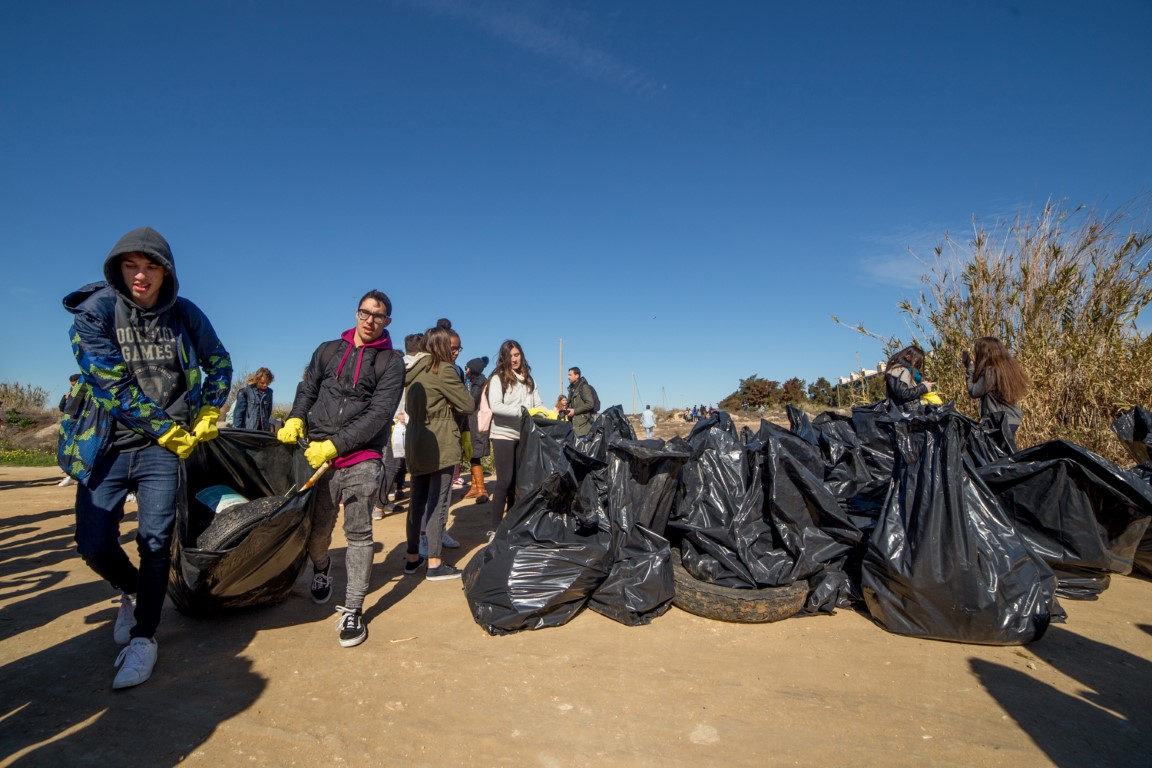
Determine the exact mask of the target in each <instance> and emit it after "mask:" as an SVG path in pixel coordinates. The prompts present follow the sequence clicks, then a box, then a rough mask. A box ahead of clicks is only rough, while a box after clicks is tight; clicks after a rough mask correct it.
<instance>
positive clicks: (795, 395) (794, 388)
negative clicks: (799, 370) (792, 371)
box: [780, 376, 804, 404]
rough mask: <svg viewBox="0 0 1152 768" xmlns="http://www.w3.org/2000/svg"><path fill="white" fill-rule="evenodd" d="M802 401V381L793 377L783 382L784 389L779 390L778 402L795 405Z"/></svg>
mask: <svg viewBox="0 0 1152 768" xmlns="http://www.w3.org/2000/svg"><path fill="white" fill-rule="evenodd" d="M803 401H804V380H803V379H798V378H796V377H795V376H793V377H792V378H791V379H788V381H786V382H784V388H783V389H781V390H780V402H782V403H792V404H796V403H800V402H803Z"/></svg>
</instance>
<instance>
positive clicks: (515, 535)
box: [464, 403, 1152, 645]
mask: <svg viewBox="0 0 1152 768" xmlns="http://www.w3.org/2000/svg"><path fill="white" fill-rule="evenodd" d="M1144 417H1145V418H1146V417H1147V415H1146V414H1145V415H1144ZM789 418H790V422H791V426H790V429H784V428H782V427H779V426H777V425H774V424H771V423H769V422H766V421H765V422H762V423H761V426H760V429H759V431H757V432H752V431H751V430H748V429H747V428H745V429H744V430H742V432H741V433H739V434H738V433H737V430H736V428H735V426H734V425H733V423H732V421H731V419H730V418H729V417H728V415H727V414H724V413H722V412H719V413H716V414H714V415H713V416H712V417H710V418H709V419H706V420H703V421H701V422H698V423H697V424H696V425H695V427H694V428H693V430H692V432H691V434H689V436H688V437H687V438H686V439H680V438H674V439H672V440H670V441H667V442H665V441H662V440H637V439H636V437H635V434H634V432H633V430H632V428H631V426H630V425H629V423H628V421H627V419H626V418H625V417H624V414H623V412H622V411H621V409H620V408H619V407H618V406H617V407H614V408H611V409H609V410H608V411H606V412H605V413H604V414H603V415H602V416H601V417H600V418H599V419H597V420H596V421H595V422H594V423H593V428H592V431H591V432H590V433H589V434H588V435H587V436H586V437H583V438H577V437H575V436H574V435H573V434H572V433H571V431H570V428H567V427H566V425H562V424H561V425H558V424H557V423H555V422H547V421H544V420H541V419H538V418H537V419H533V418H532V417H531V416H529V415H528V414H527V412H525V413H524V414H523V416H522V422H521V424H522V426H521V436H520V439H521V443H520V446H521V447H520V456H519V463H518V466H517V483H516V486H517V487H516V502H515V504H514V506H513V507H512V509H511V510H510V511H509V513H508V515H507V516H506V518H505V520H504V522H503V523H502V524H501V526H500V528H499V530H498V531H497V534H496V537H495V539H494V540H493V542H492V543H491V544H489V546H488V547H487V548H485V549H484V550H483V551H482V552H481V553H479V554H478V555H477V556H476V557H474V558H473V559H472V561H471V562H470V563H469V565H468V567H467V568H466V570H465V573H464V586H465V593H466V596H467V598H468V602H469V606H470V608H471V611H472V614H473V616H474V618H475V619H476V621H477V623H479V624H480V625H481V626H482V627H483V628H484V629H485V630H486V631H488V632H489V633H492V634H505V633H509V632H516V631H520V630H525V629H539V628H542V627H550V626H559V625H561V624H564V623H565V622H567V621H568V620H570V619H571V618H572V617H573V616H574V615H576V614H577V613H578V612H579V611H580V610H581V609H583V608H584V607H585V606H589V607H591V608H592V609H593V610H594V611H597V612H598V613H601V614H604V615H606V616H608V617H610V618H613V619H616V620H617V621H620V622H622V623H625V624H629V625H639V624H646V623H648V622H650V621H652V620H653V619H654V618H656V617H658V616H660V615H661V614H663V613H664V612H665V611H667V609H668V607H669V605H670V603H671V601H672V599H673V597H674V594H675V593H674V587H673V579H672V574H671V566H672V562H671V558H672V557H673V556H674V555H673V553H674V552H676V553H678V556H679V558H680V561H679V563H678V564H677V565H678V566H682V567H683V568H684V569H685V570H686V571H687V572H688V574H690V576H691V577H692V578H693V579H695V580H698V581H699V582H703V583H708V584H715V585H720V586H723V587H729V588H733V589H747V590H765V589H769V588H773V587H785V586H789V585H793V584H797V583H806V584H807V587H808V594H807V598H806V600H805V603H804V606H803V609H802V611H801V612H802V613H805V614H818V613H831V612H832V611H834V610H835V609H836V608H837V607H842V608H843V607H851V608H855V609H859V610H863V611H866V612H867V613H868V614H869V615H870V616H871V618H872V619H873V620H874V621H875V622H876V623H877V624H879V625H880V626H881V627H883V628H884V629H886V630H888V631H890V632H893V633H897V634H902V635H908V636H912V637H921V638H932V639H938V640H950V641H956V642H968V643H984V644H996V645H1007V644H1023V643H1028V642H1031V641H1034V640H1036V639H1038V638H1040V637H1041V636H1042V635H1043V634H1044V632H1045V630H1046V629H1047V627H1048V625H1049V622H1051V621H1053V620H1062V619H1063V617H1064V613H1063V610H1062V608H1061V607H1060V603H1059V601H1058V597H1065V598H1071V599H1093V598H1095V597H1096V596H1097V595H1098V594H1099V593H1100V592H1101V591H1102V590H1103V589H1105V588H1106V587H1107V585H1108V579H1109V577H1110V574H1112V573H1121V574H1123V573H1128V572H1129V571H1130V570H1131V568H1132V566H1133V558H1134V556H1136V554H1137V552H1138V549H1139V546H1140V545H1141V542H1142V541H1143V542H1145V543H1147V539H1146V537H1145V531H1146V529H1147V528H1148V523H1149V520H1150V517H1149V516H1150V514H1152V485H1150V484H1149V479H1148V478H1152V463H1148V464H1147V466H1146V468H1145V470H1144V472H1145V474H1144V475H1141V474H1140V472H1139V471H1129V470H1125V469H1122V468H1120V467H1118V466H1116V465H1115V464H1113V463H1111V462H1109V461H1107V460H1105V459H1103V458H1102V457H1100V456H1097V455H1095V454H1093V453H1091V452H1089V451H1087V450H1085V449H1083V448H1081V447H1080V446H1077V445H1074V444H1072V443H1067V442H1064V441H1053V442H1050V443H1045V444H1043V445H1039V446H1035V447H1033V448H1030V449H1028V450H1026V451H1022V452H1019V453H1012V452H1011V446H1012V441H1011V439H1010V438H1009V436H1008V433H1007V432H1006V431H1005V424H1004V423H1003V422H1002V421H985V422H976V421H973V420H972V419H969V418H967V417H965V416H964V415H962V414H960V413H959V412H957V411H956V410H955V408H954V407H953V406H951V405H950V404H946V405H943V406H919V407H915V408H913V409H911V410H910V411H899V410H890V409H888V408H886V407H885V405H884V404H883V403H878V404H875V405H873V406H865V407H859V408H855V409H853V411H852V412H851V414H850V415H841V414H837V413H835V412H827V413H823V414H820V415H819V416H817V417H815V418H813V419H809V418H808V417H807V416H805V415H804V414H803V413H801V412H800V411H797V410H793V409H790V411H789ZM1141 423H1142V424H1143V425H1144V429H1143V431H1142V432H1141V431H1137V432H1136V433H1135V436H1134V437H1131V438H1125V437H1124V435H1121V438H1122V439H1130V440H1132V441H1134V442H1135V443H1136V444H1139V445H1141V446H1143V448H1142V449H1143V451H1144V453H1143V460H1144V461H1145V462H1148V456H1149V446H1150V445H1152V440H1147V439H1146V438H1147V437H1148V435H1149V433H1150V432H1152V419H1146V421H1144V422H1141ZM1118 434H1119V432H1118ZM1138 469H1139V468H1138Z"/></svg>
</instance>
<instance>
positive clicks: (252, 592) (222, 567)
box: [168, 429, 312, 614]
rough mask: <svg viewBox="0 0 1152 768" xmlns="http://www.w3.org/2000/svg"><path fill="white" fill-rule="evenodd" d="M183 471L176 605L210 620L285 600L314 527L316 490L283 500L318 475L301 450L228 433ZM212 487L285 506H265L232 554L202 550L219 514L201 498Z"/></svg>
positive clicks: (172, 591)
mask: <svg viewBox="0 0 1152 768" xmlns="http://www.w3.org/2000/svg"><path fill="white" fill-rule="evenodd" d="M185 468H186V471H187V482H186V493H185V494H184V495H183V496H182V497H180V498H178V503H177V509H176V535H175V536H174V539H175V544H174V549H175V551H174V554H173V558H172V571H171V575H170V578H169V582H168V594H169V596H170V597H171V598H172V602H173V604H174V605H175V606H176V607H177V608H178V609H179V610H181V611H183V612H185V613H189V614H205V613H211V612H214V611H218V610H221V609H227V608H242V607H243V608H246V607H252V606H259V605H271V604H275V603H278V602H280V601H282V600H283V599H284V598H285V597H287V596H288V593H289V592H290V591H291V590H292V585H293V584H294V583H295V582H296V579H297V577H298V576H299V575H300V571H301V569H302V568H303V566H304V561H305V559H306V552H305V543H306V542H307V539H308V532H309V529H310V523H311V520H310V516H309V514H308V509H309V503H310V500H311V492H310V491H305V492H303V493H296V494H293V495H291V496H288V497H285V495H286V494H288V493H289V492H290V491H292V490H293V489H295V488H299V487H300V486H301V485H303V484H304V482H306V481H307V480H308V478H309V477H311V475H312V469H311V468H310V467H309V466H308V464H307V462H306V461H305V460H304V458H303V454H302V452H300V451H299V450H297V449H296V448H295V447H292V446H286V445H283V444H281V443H280V442H279V441H278V440H277V439H276V437H275V436H274V435H271V434H269V433H266V432H256V431H251V430H239V429H223V430H221V431H220V436H219V437H218V438H216V439H215V440H212V441H210V442H207V443H201V444H200V445H198V446H197V448H196V450H195V451H194V452H193V453H192V456H191V457H190V458H189V459H188V460H187V461H186V462H185ZM213 485H225V486H228V487H230V488H232V489H233V490H235V491H236V492H238V493H240V494H241V495H243V496H245V497H247V498H249V499H253V500H257V499H263V498H265V497H273V496H278V497H284V498H283V499H282V503H276V504H268V503H266V502H264V503H263V506H264V507H265V508H264V509H263V510H262V512H263V513H264V514H263V515H262V517H261V519H260V520H258V521H257V522H255V523H254V524H252V525H250V526H248V527H247V528H246V530H247V534H246V535H245V536H244V538H243V539H242V540H241V541H239V543H237V544H235V545H233V546H230V548H228V549H226V550H205V549H199V548H197V540H198V538H199V537H200V536H201V535H202V534H203V533H204V531H205V530H206V529H208V527H209V525H210V523H211V522H212V518H213V510H210V509H208V508H207V507H206V506H205V505H203V504H202V503H200V502H199V501H198V500H197V499H196V494H197V493H199V492H200V491H201V490H203V489H205V488H207V487H209V486H213Z"/></svg>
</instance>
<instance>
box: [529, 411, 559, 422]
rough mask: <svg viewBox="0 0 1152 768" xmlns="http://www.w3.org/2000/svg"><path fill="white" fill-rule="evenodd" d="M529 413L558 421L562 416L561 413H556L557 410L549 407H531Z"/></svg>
mask: <svg viewBox="0 0 1152 768" xmlns="http://www.w3.org/2000/svg"><path fill="white" fill-rule="evenodd" d="M528 415H529V416H541V417H543V418H545V419H551V420H552V421H556V420H557V419H559V418H560V414H558V413H556V411H550V410H548V409H547V408H529V409H528Z"/></svg>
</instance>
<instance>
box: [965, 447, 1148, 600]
mask: <svg viewBox="0 0 1152 768" xmlns="http://www.w3.org/2000/svg"><path fill="white" fill-rule="evenodd" d="M977 472H978V474H979V475H980V478H981V479H982V480H983V481H984V482H985V484H987V486H988V487H989V488H990V489H991V490H992V492H993V493H995V494H996V497H997V499H999V501H1000V503H1001V505H1002V506H1003V507H1004V509H1005V510H1006V511H1007V512H1008V513H1009V515H1010V516H1011V519H1012V522H1013V524H1014V525H1015V527H1016V529H1017V530H1018V531H1019V532H1020V535H1021V536H1023V537H1024V540H1025V541H1026V542H1027V543H1028V546H1029V547H1030V548H1031V549H1032V551H1033V552H1035V553H1037V554H1038V555H1039V556H1040V557H1042V558H1043V559H1044V561H1045V562H1047V563H1048V564H1049V565H1050V566H1052V569H1053V570H1054V571H1056V576H1057V578H1058V579H1059V582H1060V589H1059V591H1058V593H1057V594H1059V595H1060V596H1061V597H1068V598H1074V599H1094V598H1095V597H1096V595H1098V594H1099V593H1100V592H1101V591H1103V590H1104V589H1105V588H1107V586H1108V579H1107V576H1108V574H1109V573H1120V574H1126V573H1130V572H1131V570H1132V565H1133V559H1134V556H1135V554H1136V551H1137V547H1138V545H1139V544H1140V541H1141V538H1142V537H1143V536H1144V535H1145V532H1146V530H1147V528H1148V523H1149V520H1150V519H1152V518H1150V517H1149V515H1152V486H1149V485H1148V483H1147V482H1146V481H1144V480H1143V479H1142V478H1141V477H1140V476H1139V475H1137V474H1136V473H1133V472H1130V471H1128V470H1125V469H1121V468H1120V467H1119V466H1117V465H1116V464H1113V463H1112V462H1111V461H1108V460H1107V459H1105V458H1104V457H1102V456H1099V455H1097V454H1095V453H1092V452H1091V451H1089V450H1088V449H1086V448H1084V447H1082V446H1079V445H1076V444H1075V443H1070V442H1067V441H1064V440H1052V441H1050V442H1047V443H1043V444H1041V445H1037V446H1033V447H1032V448H1028V449H1026V450H1023V451H1020V452H1019V453H1016V454H1013V455H1012V456H1010V457H1008V458H1005V459H1003V460H1001V461H998V462H996V463H994V464H989V465H988V466H985V467H981V468H979V469H978V470H977Z"/></svg>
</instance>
